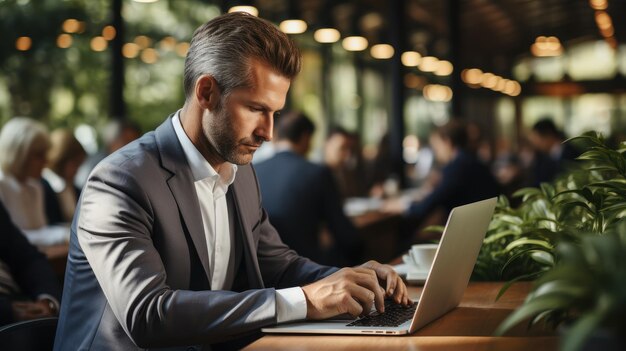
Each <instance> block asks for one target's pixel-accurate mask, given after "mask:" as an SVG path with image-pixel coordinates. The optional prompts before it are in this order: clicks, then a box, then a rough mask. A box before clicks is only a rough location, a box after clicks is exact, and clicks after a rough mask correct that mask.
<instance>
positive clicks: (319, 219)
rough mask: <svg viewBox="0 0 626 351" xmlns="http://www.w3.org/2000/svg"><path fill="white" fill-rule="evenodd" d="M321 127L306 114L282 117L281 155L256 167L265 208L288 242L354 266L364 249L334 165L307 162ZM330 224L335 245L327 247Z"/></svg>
mask: <svg viewBox="0 0 626 351" xmlns="http://www.w3.org/2000/svg"><path fill="white" fill-rule="evenodd" d="M314 132H315V125H314V124H313V122H311V120H310V119H309V118H308V117H306V116H305V115H304V114H302V113H298V112H291V113H287V114H284V115H283V116H281V117H280V119H279V120H278V122H277V126H276V141H275V142H274V144H275V149H276V154H275V155H274V156H273V157H271V158H270V159H268V160H265V161H263V162H260V163H258V164H257V165H256V166H255V169H256V171H257V176H258V178H259V185H260V186H261V195H262V198H263V207H264V208H265V209H266V211H267V213H268V215H269V218H270V222H271V223H272V225H273V226H274V227H275V228H276V230H277V231H278V233H279V234H280V237H281V238H282V239H283V241H284V242H285V244H287V245H288V246H289V247H290V248H292V249H294V250H295V251H296V252H297V253H298V254H300V255H302V256H304V257H308V258H310V259H312V260H313V261H315V262H318V263H322V264H331V265H336V266H347V265H354V264H356V263H357V259H359V255H360V253H361V241H360V238H359V235H358V233H357V230H356V228H354V226H353V225H352V222H351V221H350V220H349V219H348V218H347V217H346V216H345V214H344V212H343V208H342V205H341V198H340V196H339V192H338V190H337V185H336V184H335V180H334V178H333V175H332V173H331V171H330V169H329V168H328V167H325V166H320V165H317V164H314V163H312V162H309V161H307V160H306V155H307V154H308V152H309V150H310V148H311V140H312V137H313V133H314ZM324 228H328V230H329V232H330V235H331V238H332V239H333V242H334V245H332V246H331V247H329V248H325V247H322V245H321V243H320V234H321V230H323V229H324Z"/></svg>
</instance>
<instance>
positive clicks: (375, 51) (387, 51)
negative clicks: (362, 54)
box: [370, 44, 395, 60]
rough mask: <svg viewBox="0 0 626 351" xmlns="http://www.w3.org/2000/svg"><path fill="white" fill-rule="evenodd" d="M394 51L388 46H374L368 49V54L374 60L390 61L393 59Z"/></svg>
mask: <svg viewBox="0 0 626 351" xmlns="http://www.w3.org/2000/svg"><path fill="white" fill-rule="evenodd" d="M394 52H395V50H394V49H393V46H391V45H389V44H376V45H374V46H372V48H371V49H370V54H371V55H372V57H373V58H375V59H381V60H384V59H390V58H392V57H393V54H394Z"/></svg>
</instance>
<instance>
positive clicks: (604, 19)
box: [595, 11, 613, 29]
mask: <svg viewBox="0 0 626 351" xmlns="http://www.w3.org/2000/svg"><path fill="white" fill-rule="evenodd" d="M595 17H596V23H597V24H598V27H599V28H600V29H606V28H609V27H611V26H613V21H611V16H609V14H608V13H606V12H604V11H596V15H595Z"/></svg>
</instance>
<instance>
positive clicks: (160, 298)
mask: <svg viewBox="0 0 626 351" xmlns="http://www.w3.org/2000/svg"><path fill="white" fill-rule="evenodd" d="M227 199H228V204H229V217H230V218H229V219H230V221H231V224H234V226H233V225H231V230H235V233H234V234H235V238H236V241H237V242H238V243H237V245H236V246H237V248H238V250H237V252H238V253H239V256H240V257H238V258H237V259H236V262H237V267H236V270H237V272H238V277H237V279H236V281H239V282H240V283H239V284H238V285H239V288H240V289H238V290H239V291H240V292H236V291H210V290H209V288H210V287H209V283H208V282H210V279H209V275H208V272H209V265H208V254H207V245H206V239H205V233H204V231H203V226H202V217H201V214H200V207H199V203H198V197H197V195H196V191H195V187H194V182H193V177H192V174H191V170H190V168H189V166H188V164H187V160H186V158H185V155H184V153H183V150H182V148H181V146H180V144H179V142H178V139H177V138H176V134H175V132H174V128H173V126H172V123H171V120H170V118H168V119H167V120H166V121H165V122H164V123H163V124H162V125H161V126H159V127H158V128H157V129H156V131H154V132H150V133H147V134H146V135H144V136H143V137H142V138H140V139H138V140H136V141H135V142H133V143H131V144H129V145H128V146H126V147H124V148H122V149H121V150H119V151H118V152H116V153H114V154H113V155H111V156H109V157H108V158H106V159H105V160H103V161H102V162H101V163H100V164H99V165H98V166H97V167H96V168H95V169H94V171H93V172H92V174H91V175H90V177H89V180H88V182H87V184H86V187H85V189H84V190H83V193H82V195H81V201H80V205H79V207H78V208H77V211H76V214H75V216H74V222H73V224H72V230H71V232H72V233H71V239H70V253H69V257H68V265H67V270H66V274H65V285H64V293H63V299H62V306H61V315H60V320H59V325H58V329H57V334H56V341H55V350H86V349H90V350H101V349H102V350H111V349H115V350H136V349H139V348H154V347H181V346H187V345H195V346H198V345H204V346H205V348H207V347H206V346H207V345H208V344H211V343H214V342H218V341H222V340H223V339H225V338H228V337H233V336H236V335H238V334H241V333H246V332H250V331H253V330H258V328H260V327H263V326H267V325H271V324H274V323H276V306H275V290H274V288H285V287H291V286H298V285H302V284H306V283H309V282H312V281H315V280H317V279H320V278H322V277H324V276H327V275H328V274H330V273H332V272H334V271H335V270H336V269H335V268H331V267H325V266H320V265H318V264H316V263H314V262H312V261H310V260H308V259H305V258H303V257H300V256H298V255H297V254H296V253H295V252H294V251H292V250H290V249H289V248H288V247H287V246H286V245H285V244H283V243H282V241H281V240H280V238H279V236H278V234H277V233H276V230H275V229H274V228H273V227H272V226H271V225H270V223H269V221H268V218H267V214H266V212H265V211H264V210H263V208H261V199H260V195H259V188H258V184H257V181H256V176H255V173H254V170H253V169H252V167H251V166H240V167H239V169H238V171H237V177H236V179H235V182H234V183H233V185H231V187H230V189H229V192H228V195H227Z"/></svg>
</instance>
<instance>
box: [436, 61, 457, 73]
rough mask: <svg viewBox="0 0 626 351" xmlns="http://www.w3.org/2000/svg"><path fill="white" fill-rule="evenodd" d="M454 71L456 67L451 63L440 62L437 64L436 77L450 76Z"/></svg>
mask: <svg viewBox="0 0 626 351" xmlns="http://www.w3.org/2000/svg"><path fill="white" fill-rule="evenodd" d="M453 71H454V67H453V66H452V63H451V62H450V61H446V60H443V61H439V63H438V64H437V69H436V70H435V75H437V76H449V75H451V74H452V72H453Z"/></svg>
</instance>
